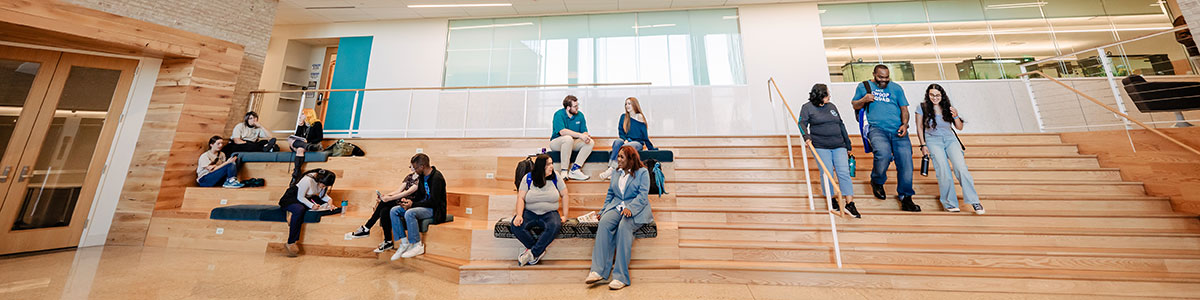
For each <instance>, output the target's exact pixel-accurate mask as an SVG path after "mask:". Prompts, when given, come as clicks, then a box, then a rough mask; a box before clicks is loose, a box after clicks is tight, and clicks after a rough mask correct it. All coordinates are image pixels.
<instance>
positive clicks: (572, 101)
mask: <svg viewBox="0 0 1200 300" xmlns="http://www.w3.org/2000/svg"><path fill="white" fill-rule="evenodd" d="M562 104H563V108H562V109H560V110H558V111H557V112H555V113H554V130H553V132H551V134H550V150H558V151H559V152H560V154H559V155H560V157H559V158H561V160H559V163H560V164H562V167H561V168H559V178H569V179H572V180H588V179H589V178H591V176H588V175H587V174H584V173H583V164H584V163H585V162H587V158H588V156H590V155H592V147H594V146H596V141H595V140H593V139H592V135H590V134H588V129H587V120H586V119H584V117H583V112H581V111H579V99H577V98H575V96H571V95H567V97H566V98H564V99H563V103H562ZM572 151H578V152H579V155H576V156H575V163H574V164H572V163H571V152H572Z"/></svg>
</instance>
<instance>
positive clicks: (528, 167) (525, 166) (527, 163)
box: [513, 156, 533, 189]
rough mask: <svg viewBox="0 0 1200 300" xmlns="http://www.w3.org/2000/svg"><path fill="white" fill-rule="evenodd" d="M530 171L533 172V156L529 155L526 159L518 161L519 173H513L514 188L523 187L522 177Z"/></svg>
mask: <svg viewBox="0 0 1200 300" xmlns="http://www.w3.org/2000/svg"><path fill="white" fill-rule="evenodd" d="M529 172H533V156H527V157H525V160H522V161H521V162H518V163H517V173H516V175H513V185H514V188H517V189H519V188H521V178H525V175H528V174H529Z"/></svg>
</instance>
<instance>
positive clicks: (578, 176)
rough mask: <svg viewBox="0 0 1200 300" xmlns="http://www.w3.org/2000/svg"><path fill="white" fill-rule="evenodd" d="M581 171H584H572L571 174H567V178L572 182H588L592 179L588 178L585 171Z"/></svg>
mask: <svg viewBox="0 0 1200 300" xmlns="http://www.w3.org/2000/svg"><path fill="white" fill-rule="evenodd" d="M581 170H582V169H574V170H571V173H567V178H569V179H571V180H588V179H590V178H592V177H591V176H588V175H587V174H583V171H581Z"/></svg>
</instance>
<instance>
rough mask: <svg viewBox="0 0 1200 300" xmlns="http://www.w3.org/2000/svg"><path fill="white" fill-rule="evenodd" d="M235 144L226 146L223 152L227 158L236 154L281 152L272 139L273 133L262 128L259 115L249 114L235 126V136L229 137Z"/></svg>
mask: <svg viewBox="0 0 1200 300" xmlns="http://www.w3.org/2000/svg"><path fill="white" fill-rule="evenodd" d="M229 140H231V141H233V143H231V144H229V145H227V146H225V149H224V150H222V152H225V155H226V156H229V155H231V154H233V153H234V152H275V151H277V150H279V146H277V145H275V138H273V137H271V131H270V130H267V128H266V127H263V126H262V123H260V122H259V121H258V113H255V112H248V113H246V116H245V117H243V118H242V122H241V123H238V124H237V125H236V126H233V136H231V137H229Z"/></svg>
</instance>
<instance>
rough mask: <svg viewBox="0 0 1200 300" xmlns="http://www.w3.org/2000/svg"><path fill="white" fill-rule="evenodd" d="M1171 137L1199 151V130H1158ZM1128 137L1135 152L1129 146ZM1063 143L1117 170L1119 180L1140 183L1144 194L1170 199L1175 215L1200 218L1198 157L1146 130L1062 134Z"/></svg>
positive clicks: (1199, 167)
mask: <svg viewBox="0 0 1200 300" xmlns="http://www.w3.org/2000/svg"><path fill="white" fill-rule="evenodd" d="M1159 130H1162V131H1164V132H1166V133H1167V135H1170V136H1171V137H1173V138H1175V139H1178V140H1181V141H1183V142H1184V143H1185V144H1188V145H1190V146H1192V147H1200V128H1198V127H1193V128H1162V129H1159ZM1130 137H1132V139H1133V142H1134V144H1135V145H1136V146H1137V151H1136V152H1134V150H1133V148H1132V147H1130V145H1129V139H1130ZM1062 139H1063V141H1064V142H1066V143H1076V144H1079V153H1081V154H1095V155H1098V156H1099V158H1100V166H1102V167H1114V168H1121V177H1123V178H1124V179H1125V180H1130V181H1141V182H1143V183H1145V185H1146V192H1147V193H1149V194H1151V195H1155V196H1166V197H1171V206H1172V207H1173V208H1174V209H1175V211H1178V212H1188V213H1194V214H1200V156H1197V155H1196V154H1193V153H1191V152H1187V150H1184V149H1183V148H1180V147H1179V146H1177V145H1175V144H1173V143H1171V142H1170V141H1167V140H1166V139H1163V138H1162V137H1160V136H1158V135H1155V134H1154V133H1151V132H1149V131H1146V130H1130V131H1129V137H1127V136H1126V134H1125V131H1124V130H1113V131H1094V132H1071V133H1063V134H1062Z"/></svg>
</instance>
